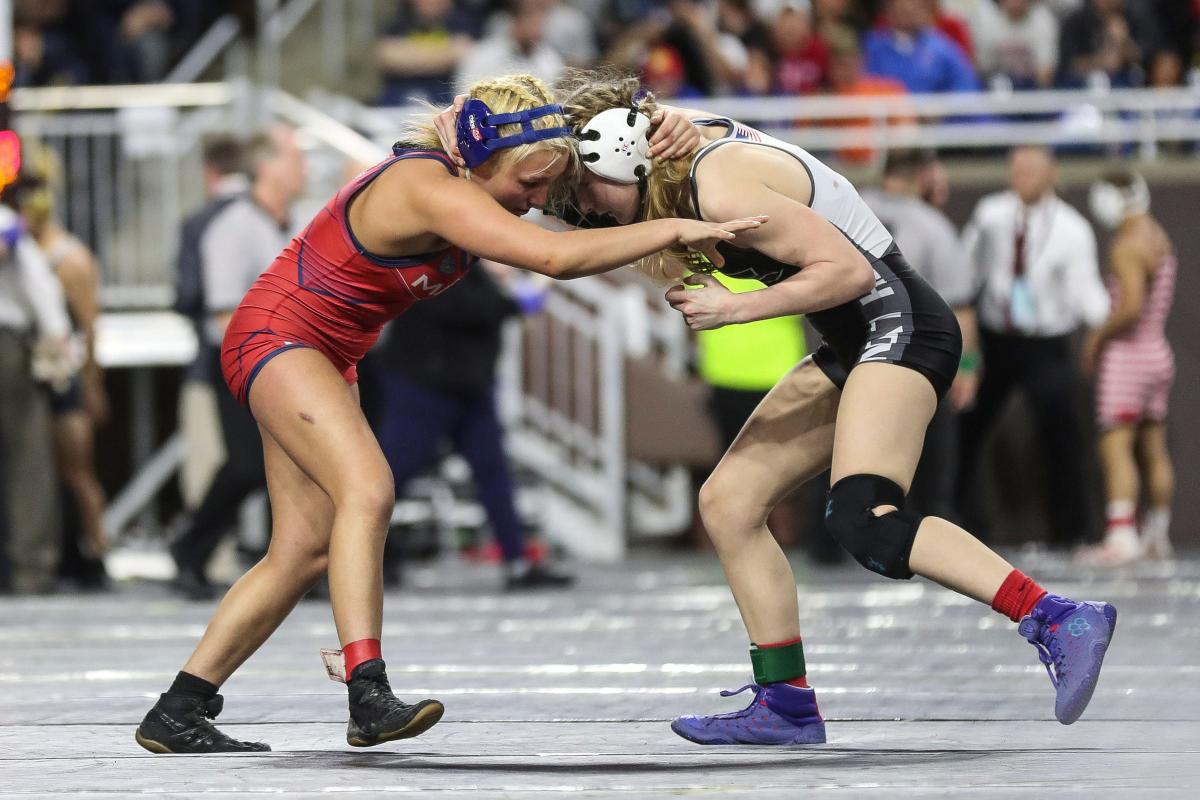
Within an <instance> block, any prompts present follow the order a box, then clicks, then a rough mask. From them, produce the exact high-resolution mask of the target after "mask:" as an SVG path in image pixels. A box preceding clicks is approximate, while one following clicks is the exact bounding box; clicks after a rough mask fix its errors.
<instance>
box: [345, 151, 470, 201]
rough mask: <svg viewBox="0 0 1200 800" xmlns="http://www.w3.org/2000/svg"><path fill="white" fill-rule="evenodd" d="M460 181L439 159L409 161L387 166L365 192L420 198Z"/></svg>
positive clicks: (398, 197)
mask: <svg viewBox="0 0 1200 800" xmlns="http://www.w3.org/2000/svg"><path fill="white" fill-rule="evenodd" d="M452 181H453V182H457V178H456V176H455V175H453V174H451V172H450V171H449V170H448V169H446V165H445V164H444V163H443V162H442V161H441V160H440V159H436V158H405V159H403V160H401V161H397V162H396V163H395V164H392V165H391V166H389V167H386V168H385V169H384V170H383V172H381V173H380V174H379V176H378V177H376V178H375V180H373V181H371V183H370V185H369V186H367V188H366V189H365V190H364V191H363V195H368V194H375V195H383V196H385V197H388V198H395V199H403V198H420V197H422V196H424V195H426V194H427V193H428V192H429V191H430V190H431V189H432V190H438V189H445V188H447V187H448V186H453V185H454V183H451V182H452Z"/></svg>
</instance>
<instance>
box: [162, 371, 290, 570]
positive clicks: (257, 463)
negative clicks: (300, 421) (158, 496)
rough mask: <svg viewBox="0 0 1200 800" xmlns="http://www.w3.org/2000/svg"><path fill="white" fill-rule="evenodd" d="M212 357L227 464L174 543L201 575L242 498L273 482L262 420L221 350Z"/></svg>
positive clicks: (185, 563) (180, 558) (184, 563)
mask: <svg viewBox="0 0 1200 800" xmlns="http://www.w3.org/2000/svg"><path fill="white" fill-rule="evenodd" d="M207 357H209V358H212V359H215V362H216V363H215V364H214V365H212V369H211V370H210V371H208V372H207V373H206V375H207V377H208V379H209V383H210V385H211V386H212V389H213V392H214V393H215V394H216V398H217V411H218V413H219V414H220V418H221V438H222V439H223V440H224V442H225V462H224V463H223V464H221V467H220V468H219V469H218V470H217V473H216V475H214V476H213V480H212V483H210V484H209V486H208V490H207V491H206V492H205V493H204V498H203V499H202V500H201V501H200V505H199V506H198V507H197V508H196V512H195V514H194V515H193V516H192V519H191V522H190V523H189V524H188V527H187V529H186V530H185V531H184V533H183V535H182V536H181V537H180V538H179V539H178V540H176V541H175V543H174V544H173V545H172V546H171V552H172V555H174V557H175V561H176V563H177V564H179V566H181V567H185V568H187V569H190V570H194V571H196V572H201V573H203V571H204V567H205V565H206V564H207V563H208V559H209V558H210V557H211V556H212V554H213V551H214V550H216V549H217V545H218V544H220V543H221V539H222V537H224V536H225V534H226V533H227V532H228V531H229V530H230V529H231V528H233V526H234V525H235V524H236V523H237V521H238V512H239V510H240V509H241V506H242V501H243V500H245V499H246V498H247V497H249V496H250V495H251V494H252V493H253V492H255V491H258V490H259V489H265V488H266V485H267V474H266V468H265V466H264V464H263V449H262V437H261V436H260V435H259V432H258V423H256V422H255V421H254V417H253V416H251V414H250V410H249V409H248V408H246V407H245V406H243V405H242V404H241V403H239V402H238V401H237V399H236V398H235V397H234V396H233V393H232V392H230V391H229V387H228V386H226V385H225V379H224V378H223V377H222V376H221V364H220V352H219V351H214V352H213V353H211V354H207Z"/></svg>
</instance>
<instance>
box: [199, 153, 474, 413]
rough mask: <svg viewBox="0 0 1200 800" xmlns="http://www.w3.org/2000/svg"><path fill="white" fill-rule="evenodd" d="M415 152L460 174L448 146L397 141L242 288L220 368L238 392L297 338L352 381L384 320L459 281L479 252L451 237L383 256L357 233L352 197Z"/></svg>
mask: <svg viewBox="0 0 1200 800" xmlns="http://www.w3.org/2000/svg"><path fill="white" fill-rule="evenodd" d="M409 158H431V159H433V160H435V161H440V162H441V163H442V164H444V165H445V167H446V169H447V170H449V171H450V172H451V174H454V175H457V174H458V170H457V169H456V168H455V166H454V164H453V163H452V162H451V161H450V159H449V158H447V156H446V155H445V153H442V152H441V151H435V150H423V149H405V148H401V147H399V146H397V147H395V148H393V150H392V156H391V157H390V158H388V159H386V160H384V161H383V162H381V163H379V164H377V165H375V166H374V167H372V168H371V169H369V170H367V171H366V172H363V173H362V174H361V175H359V176H358V177H357V178H355V179H354V180H352V181H351V182H350V183H348V184H347V185H346V186H344V187H342V189H341V190H340V191H339V192H338V193H337V194H336V195H334V197H333V199H332V200H330V201H329V202H328V203H327V204H326V205H325V207H324V208H322V209H321V211H320V212H318V214H317V216H316V217H315V218H314V219H313V221H312V222H310V223H309V224H308V227H307V228H305V229H304V231H303V232H302V233H300V234H299V235H298V236H296V238H294V239H292V241H291V243H290V244H288V246H287V247H286V248H284V250H283V252H282V253H280V254H279V256H278V257H277V258H276V259H275V260H274V261H273V262H272V263H271V266H269V267H267V269H266V271H265V272H263V274H262V275H260V276H259V277H258V280H257V281H255V282H254V286H252V287H251V288H250V291H249V292H247V293H246V296H245V297H244V298H242V302H241V304H240V305H238V307H237V310H236V311H235V312H234V314H233V317H232V319H230V321H229V327H228V328H227V329H226V330H225V339H224V341H223V342H222V344H221V370H222V372H223V373H224V376H225V382H226V383H227V384H228V385H229V388H230V390H231V391H232V392H233V394H234V396H235V397H236V398H237V399H238V401H239V402H241V403H248V400H249V396H250V385H251V384H252V383H253V382H254V378H255V376H256V375H257V374H258V372H259V370H261V369H262V368H263V366H264V365H265V364H266V363H267V362H268V361H270V360H271V359H272V358H274V357H275V356H277V355H279V354H280V353H282V352H284V351H285V350H290V349H292V348H295V347H311V348H313V349H314V350H317V351H318V352H320V353H322V354H323V355H324V356H325V357H326V358H328V359H329V360H330V361H331V362H332V363H333V365H334V367H336V368H337V369H338V371H339V372H341V373H342V377H344V378H345V379H346V382H347V383H350V384H353V383H355V382H356V381H357V380H358V369H357V365H358V362H359V360H360V359H362V357H363V356H364V355H365V354H366V352H367V350H369V349H370V348H371V345H373V344H374V343H375V340H376V339H377V338H378V337H379V332H380V330H382V329H383V326H384V324H385V323H387V322H388V320H391V319H392V318H394V317H396V316H397V315H399V314H401V313H403V312H404V311H405V310H406V309H407V308H408V307H409V306H411V305H412V304H413V303H415V302H416V301H418V300H424V299H426V298H428V297H433V296H434V295H435V294H438V293H439V292H441V291H442V290H444V289H446V288H447V287H449V286H450V285H451V284H453V283H455V282H456V281H458V280H459V279H460V278H462V276H463V275H464V273H465V272H466V270H467V268H468V267H469V266H470V264H471V263H472V262H473V261H474V257H473V256H470V255H468V254H467V253H465V252H463V251H462V250H460V249H459V248H457V247H453V246H451V247H448V248H446V249H445V250H440V251H438V252H436V253H426V254H424V255H418V256H410V257H407V258H383V257H380V256H376V255H373V254H371V253H370V252H368V251H367V250H366V249H365V248H364V247H363V246H362V245H361V244H359V242H358V240H357V239H355V237H354V233H353V232H352V231H351V230H350V223H349V221H348V216H347V215H348V211H349V206H350V203H351V202H352V201H353V200H354V197H355V196H356V195H357V194H358V193H359V192H360V191H362V189H363V188H365V187H366V186H367V185H368V184H369V183H370V182H371V181H373V180H375V178H377V177H379V175H381V174H382V173H383V171H384V170H386V169H387V168H388V167H391V166H392V165H393V164H395V163H396V162H398V161H403V160H404V159H409Z"/></svg>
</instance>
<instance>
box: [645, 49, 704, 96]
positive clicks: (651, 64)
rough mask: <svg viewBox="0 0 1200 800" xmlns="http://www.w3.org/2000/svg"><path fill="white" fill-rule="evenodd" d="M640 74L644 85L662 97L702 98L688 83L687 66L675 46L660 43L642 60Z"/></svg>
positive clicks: (699, 92) (697, 90) (700, 93)
mask: <svg viewBox="0 0 1200 800" xmlns="http://www.w3.org/2000/svg"><path fill="white" fill-rule="evenodd" d="M639 74H640V75H641V78H642V85H644V86H645V87H646V88H647V89H649V90H650V91H652V92H654V93H655V95H659V96H662V97H702V96H703V95H704V92H702V91H701V90H700V89H699V88H697V87H696V86H693V85H692V84H690V83H688V82H687V65H686V64H684V63H683V56H682V55H680V54H679V51H678V50H676V49H675V47H674V45H669V44H667V43H666V42H658V43H657V44H654V45H652V46H651V47H650V50H649V52H647V53H646V56H645V58H644V59H643V60H642V65H641V69H640V70H639Z"/></svg>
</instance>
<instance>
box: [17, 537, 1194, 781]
mask: <svg viewBox="0 0 1200 800" xmlns="http://www.w3.org/2000/svg"><path fill="white" fill-rule="evenodd" d="M1013 558H1014V560H1015V561H1017V563H1018V565H1019V566H1021V567H1022V568H1024V569H1025V570H1026V572H1030V573H1031V574H1033V575H1035V577H1037V578H1038V579H1039V580H1041V582H1042V583H1043V584H1044V585H1046V586H1047V587H1048V588H1050V589H1051V590H1053V591H1058V592H1061V593H1064V594H1068V595H1071V596H1077V597H1080V598H1081V599H1106V600H1109V601H1111V602H1113V603H1115V604H1116V605H1117V606H1118V608H1119V610H1120V613H1121V617H1120V623H1119V625H1118V631H1117V636H1116V638H1115V640H1114V642H1113V647H1112V649H1111V651H1110V655H1109V658H1108V661H1107V662H1106V664H1105V669H1104V674H1103V677H1102V679H1101V681H1100V685H1099V688H1098V690H1097V693H1096V696H1095V698H1094V699H1093V701H1092V705H1091V707H1090V708H1089V709H1088V712H1087V713H1086V714H1085V716H1084V718H1083V719H1082V720H1081V721H1080V722H1078V723H1076V724H1075V725H1073V726H1070V727H1064V726H1061V725H1059V724H1058V723H1056V722H1055V721H1054V718H1053V692H1052V688H1051V686H1050V683H1049V680H1048V679H1047V677H1046V675H1045V673H1044V671H1043V668H1042V666H1041V664H1040V663H1039V662H1038V660H1037V656H1036V653H1035V651H1034V649H1033V648H1032V647H1031V646H1030V645H1028V644H1027V643H1026V642H1025V641H1024V640H1023V639H1022V638H1020V636H1019V635H1018V634H1017V633H1016V631H1015V626H1013V625H1012V624H1011V623H1009V622H1008V621H1007V620H1004V619H1002V618H1001V617H999V616H998V615H996V614H995V613H993V612H992V611H990V610H989V609H987V608H985V607H983V606H981V605H979V604H977V603H973V602H971V601H968V600H965V599H963V598H960V597H958V596H956V595H954V594H952V593H950V592H948V591H946V590H944V589H941V588H940V587H937V586H935V585H933V584H930V583H927V582H924V581H920V580H916V581H912V582H908V583H896V582H888V581H884V580H882V579H877V578H875V577H873V576H871V575H869V574H868V573H866V572H865V571H863V570H861V569H859V568H857V567H849V566H847V567H838V568H822V569H813V568H811V567H809V566H807V565H805V564H804V563H803V562H797V564H796V571H797V579H798V583H799V592H800V608H801V614H802V620H803V631H804V636H805V652H806V655H807V658H808V662H809V667H810V673H809V677H810V680H811V682H812V684H813V685H814V686H815V687H816V688H817V693H818V698H819V700H820V703H821V708H822V711H823V713H824V714H825V716H826V718H827V720H828V729H829V738H830V742H829V744H827V745H824V746H819V747H812V748H808V749H788V750H770V749H756V748H745V747H740V748H703V747H699V746H697V745H693V744H691V743H689V742H686V741H684V740H682V739H679V738H677V737H676V736H675V735H674V734H673V733H671V731H670V729H669V728H668V727H667V726H668V722H669V720H670V719H671V718H672V717H673V716H675V715H678V714H683V713H707V712H719V711H731V710H734V709H736V708H738V707H740V705H743V704H744V700H745V699H746V698H748V697H749V695H748V694H744V695H741V696H739V697H736V698H729V699H722V698H721V697H719V696H718V695H717V692H718V691H719V690H720V689H725V688H737V687H738V686H741V685H742V684H744V683H746V682H748V680H749V662H748V658H747V657H746V640H745V633H744V631H743V629H742V627H741V623H740V620H739V617H738V614H737V609H736V607H735V606H734V604H733V601H732V598H731V597H730V595H729V592H728V590H727V589H726V588H725V586H724V583H723V581H722V579H721V574H720V570H719V568H718V567H717V565H716V562H715V559H713V558H712V557H710V556H704V555H697V554H682V555H678V556H672V555H663V554H638V555H634V556H633V557H631V558H630V560H629V561H627V562H626V563H625V564H622V565H620V566H615V567H603V568H580V570H581V582H580V586H579V587H578V588H576V589H574V590H571V591H567V592H557V593H553V594H524V595H509V594H505V593H502V592H500V591H498V576H497V571H496V570H495V569H494V568H488V567H481V566H477V565H469V566H468V565H462V564H459V563H456V562H454V561H442V562H439V563H437V564H435V565H434V566H432V567H428V568H422V569H417V570H413V571H412V572H411V573H410V580H409V582H408V584H407V585H406V587H405V588H404V589H403V590H401V591H398V592H394V593H391V594H389V596H388V600H387V606H386V611H385V632H384V655H385V658H387V660H388V663H389V675H390V677H391V681H392V684H393V687H394V688H395V689H396V691H397V694H399V695H401V696H402V697H407V698H410V699H411V698H415V697H419V696H435V697H438V698H439V699H441V700H442V701H443V702H445V704H446V708H447V712H446V717H445V718H444V720H443V721H442V722H441V723H440V724H439V725H437V726H436V727H434V728H433V729H432V730H430V731H429V732H428V733H426V734H424V735H423V736H421V737H420V738H417V739H413V740H409V741H406V742H399V743H394V744H388V745H383V746H380V747H377V748H373V749H370V750H359V749H355V748H351V747H349V746H347V745H346V743H345V739H344V736H345V720H346V711H345V689H344V688H343V687H342V686H340V685H339V684H335V683H332V682H330V681H329V680H327V679H326V678H325V677H324V672H323V669H322V667H321V664H320V663H319V660H318V657H317V649H318V648H319V647H321V646H336V637H335V635H334V631H333V624H332V620H331V617H330V614H329V610H328V606H327V604H324V603H320V602H305V603H302V604H301V606H300V607H299V608H298V609H297V610H296V612H295V613H294V614H293V615H292V616H291V617H290V618H289V619H288V621H287V622H286V623H285V624H284V626H283V627H282V628H281V629H280V630H279V631H278V633H277V634H276V636H275V637H274V638H273V639H272V640H271V641H270V642H268V643H267V645H266V646H265V647H264V648H263V649H262V650H261V651H260V652H259V653H258V654H257V655H255V656H254V657H253V658H252V659H251V660H250V661H249V662H248V663H247V664H246V665H245V667H244V668H243V669H242V670H241V671H240V672H239V673H238V674H237V675H235V676H234V677H233V679H231V680H230V681H229V682H228V684H227V685H226V686H225V687H224V688H223V690H222V691H223V693H224V695H225V711H224V713H223V714H222V717H221V720H220V722H221V724H222V727H224V728H226V729H227V730H228V732H229V733H231V734H232V735H234V736H238V737H242V738H254V739H260V740H263V741H267V742H269V743H270V744H271V745H272V746H273V748H274V752H272V753H269V754H262V755H253V756H237V757H228V756H206V757H190V758H189V757H171V756H153V755H151V754H149V753H146V752H145V751H143V750H142V749H141V748H139V747H138V746H137V745H136V744H135V743H134V741H133V730H134V728H135V727H136V725H137V723H138V721H139V720H140V718H141V716H142V715H143V714H144V713H145V711H146V710H147V709H148V708H149V706H150V705H151V704H152V702H153V698H154V697H155V696H157V694H158V692H161V691H163V690H164V689H165V688H166V686H167V685H168V684H169V683H170V680H171V679H172V677H173V676H174V674H175V672H176V670H178V669H179V667H180V665H181V664H182V663H183V661H184V660H185V659H186V658H187V656H188V654H189V653H190V651H191V648H192V647H193V646H194V644H195V641H196V639H197V638H198V637H199V635H200V633H201V632H202V631H203V627H204V624H205V623H206V621H207V619H208V616H209V614H210V613H211V611H212V605H211V604H207V603H188V602H183V601H180V600H177V599H174V598H173V597H172V596H171V595H170V594H169V593H168V592H167V591H166V590H165V588H164V587H162V586H158V585H153V584H133V585H124V586H121V587H119V588H118V589H117V590H116V591H115V592H112V593H108V594H98V595H69V596H68V595H64V596H54V597H36V598H11V597H10V598H0V641H3V644H4V647H3V648H2V649H0V797H22V798H25V797H42V796H96V797H112V798H117V797H135V796H146V795H148V794H149V795H152V796H170V797H199V796H201V795H205V796H210V795H216V796H220V797H229V796H251V795H261V794H270V795H283V796H286V797H309V796H312V797H316V796H327V795H329V794H342V793H349V794H354V795H356V796H372V795H385V794H410V793H420V794H422V796H429V797H435V796H446V797H456V796H464V797H465V796H470V797H513V798H531V797H532V798H542V797H556V796H565V795H568V794H570V795H572V796H576V797H589V798H590V797H597V798H599V797H609V798H612V797H621V798H643V797H644V798H651V797H693V796H697V797H721V798H726V797H729V798H733V797H746V798H750V797H753V798H756V799H757V800H766V799H768V798H785V797H786V798H793V797H814V796H838V797H880V798H882V797H1024V798H1043V797H1050V796H1052V795H1053V796H1058V795H1060V794H1065V795H1069V796H1074V797H1087V798H1093V797H1130V798H1149V797H1160V796H1161V797H1197V796H1200V680H1198V678H1200V614H1198V613H1197V612H1198V611H1200V560H1197V559H1194V558H1193V559H1184V560H1181V561H1179V562H1177V563H1175V564H1173V565H1139V566H1136V567H1133V568H1128V569H1125V570H1122V571H1119V572H1095V571H1089V570H1083V571H1081V570H1079V569H1077V568H1074V567H1072V566H1071V565H1070V564H1069V563H1067V562H1066V561H1064V560H1063V559H1061V558H1051V557H1047V556H1040V557H1036V558H1033V557H1030V556H1029V555H1028V554H1026V555H1020V554H1016V555H1014V556H1013Z"/></svg>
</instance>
